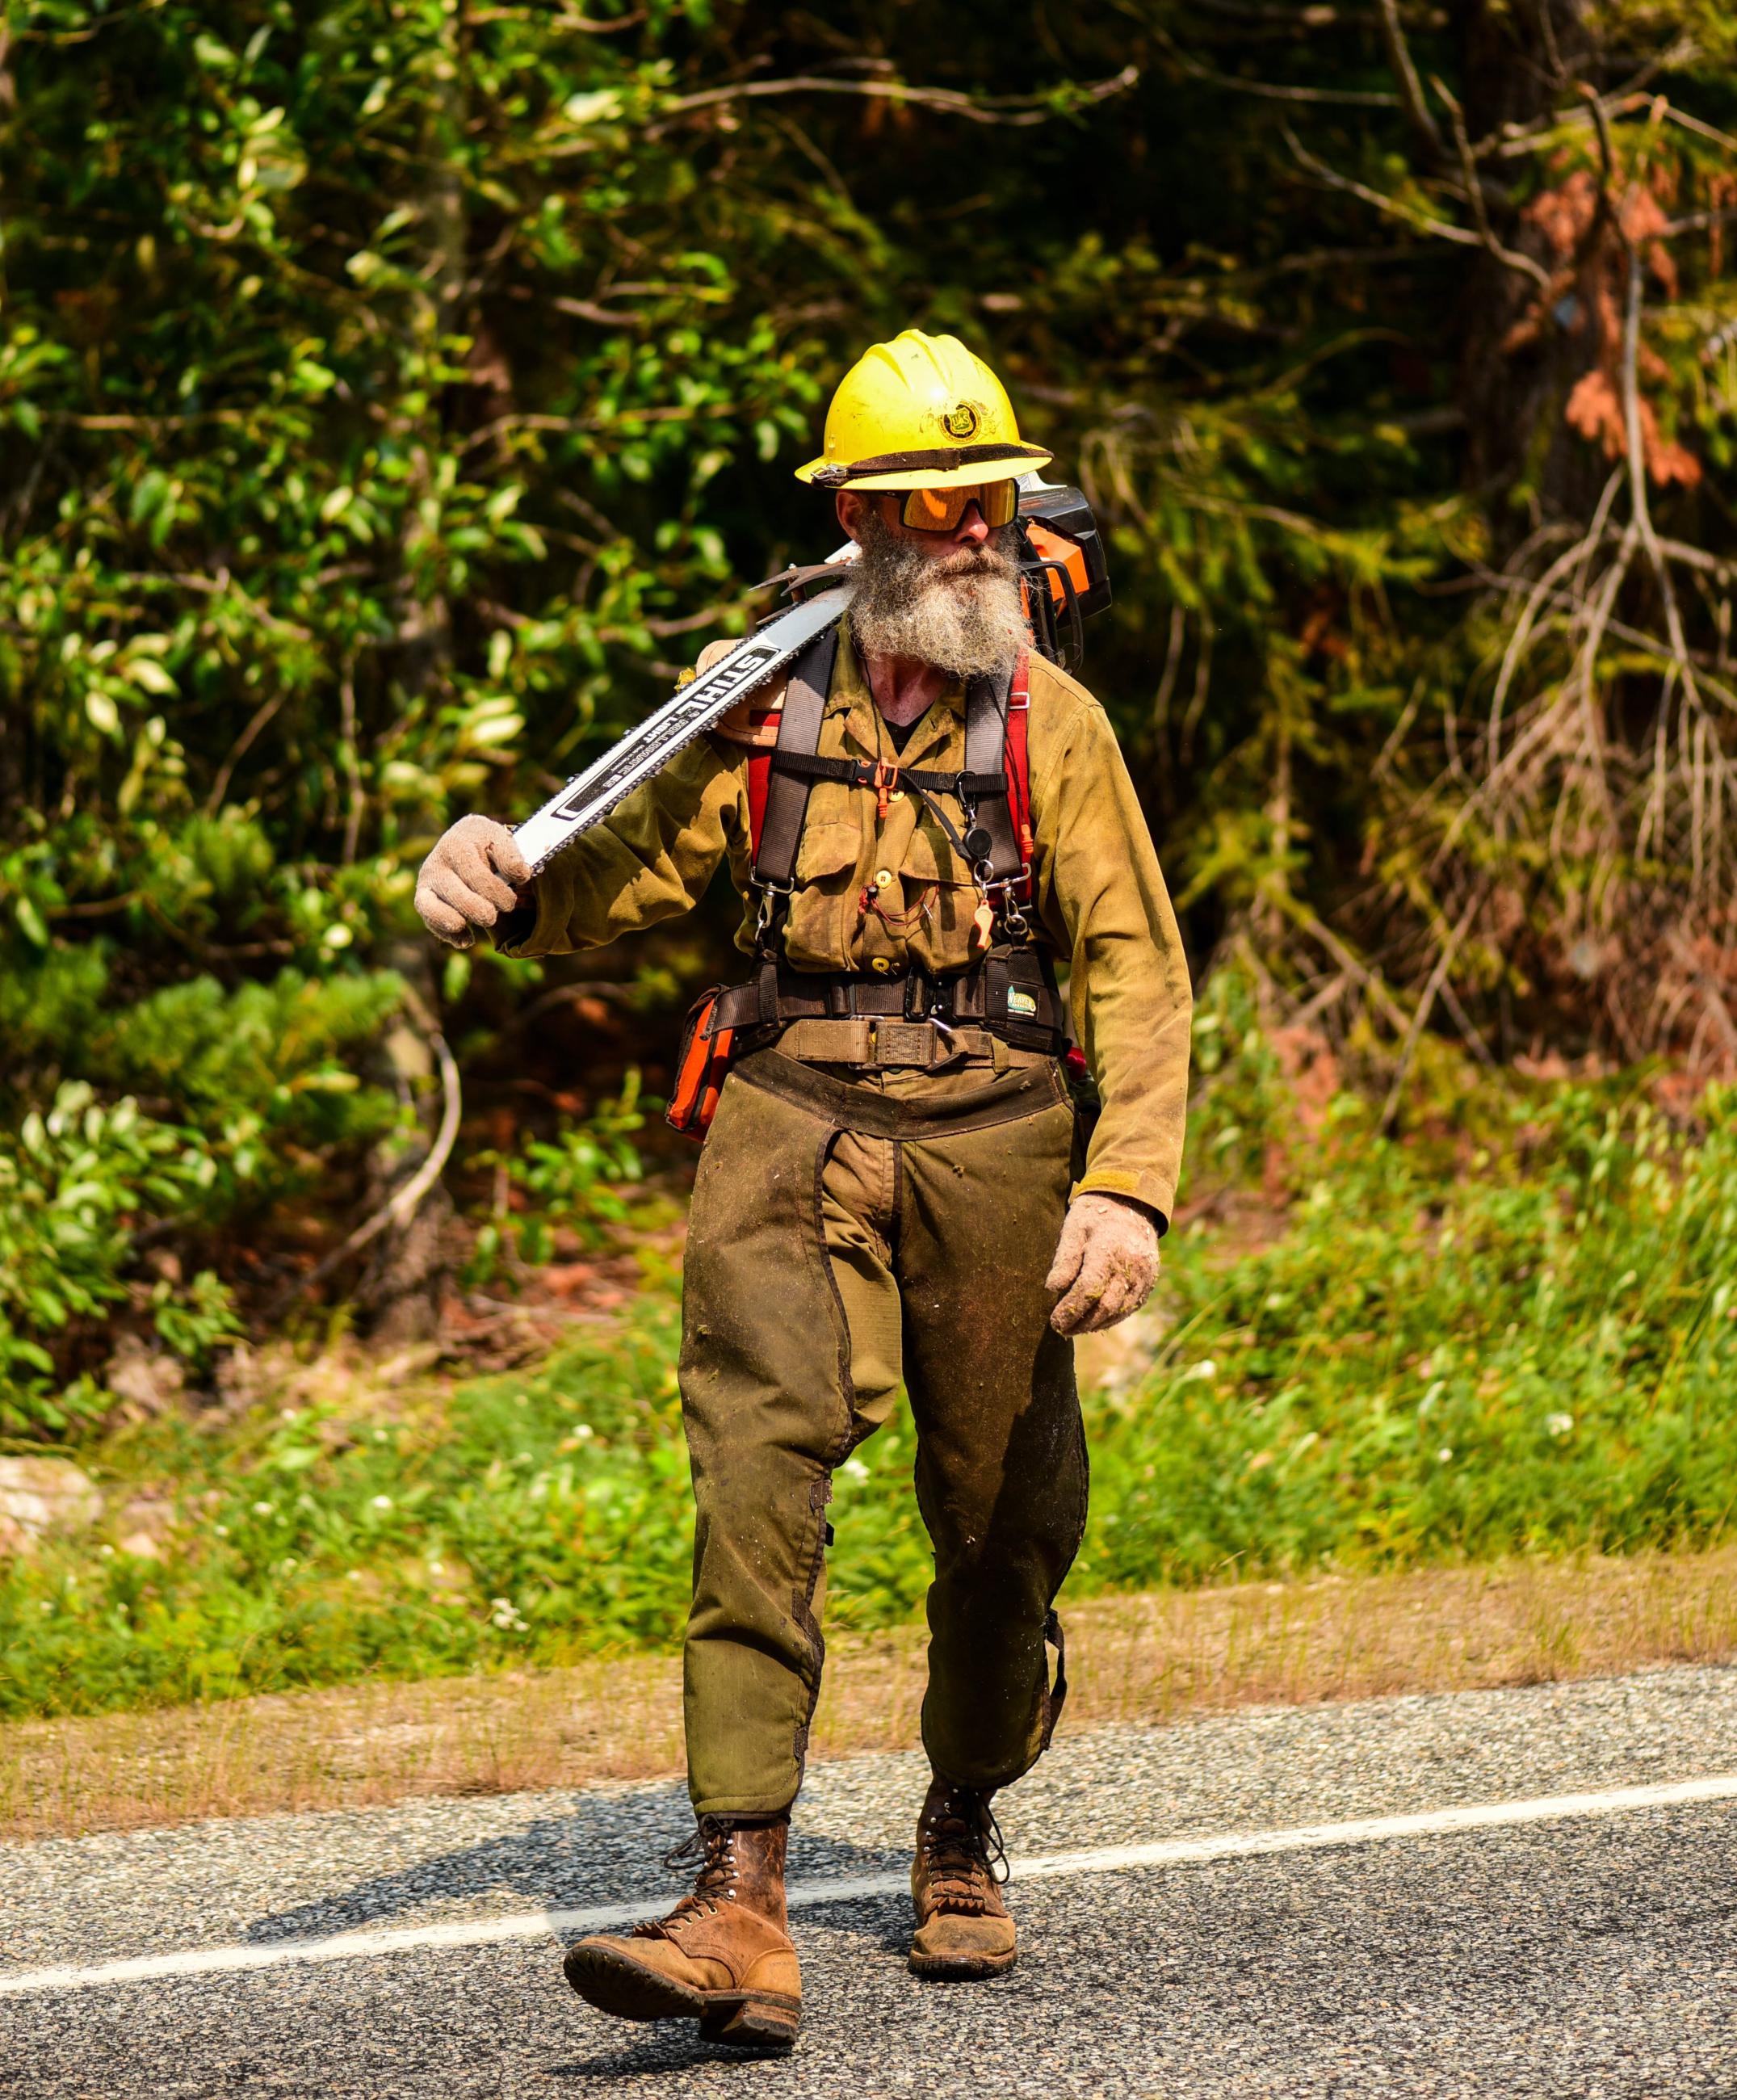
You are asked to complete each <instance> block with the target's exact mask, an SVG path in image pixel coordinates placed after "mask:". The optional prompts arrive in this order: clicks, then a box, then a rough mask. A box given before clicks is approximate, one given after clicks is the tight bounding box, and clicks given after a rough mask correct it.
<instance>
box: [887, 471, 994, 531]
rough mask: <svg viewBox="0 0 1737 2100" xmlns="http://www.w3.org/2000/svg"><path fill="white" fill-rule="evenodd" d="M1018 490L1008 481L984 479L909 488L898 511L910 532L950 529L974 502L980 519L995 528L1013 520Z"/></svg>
mask: <svg viewBox="0 0 1737 2100" xmlns="http://www.w3.org/2000/svg"><path fill="white" fill-rule="evenodd" d="M1018 501H1019V490H1018V488H1017V487H1016V484H1015V483H1012V482H1011V481H986V482H983V483H978V484H977V485H975V486H973V487H969V488H912V489H907V490H906V492H905V500H904V504H903V506H902V509H901V510H900V513H899V515H900V516H901V518H903V520H904V522H905V523H906V525H908V526H909V527H910V529H911V531H912V532H956V531H957V530H958V528H959V520H960V519H961V518H963V516H964V515H965V513H966V512H967V511H968V510H969V509H970V508H971V506H972V504H973V503H975V504H976V505H977V508H978V510H981V512H982V514H983V522H984V523H985V525H987V526H988V527H989V528H990V531H991V532H999V531H1000V529H1001V528H1002V527H1003V525H1010V524H1012V522H1013V513H1014V510H1015V507H1016V505H1017V503H1018Z"/></svg>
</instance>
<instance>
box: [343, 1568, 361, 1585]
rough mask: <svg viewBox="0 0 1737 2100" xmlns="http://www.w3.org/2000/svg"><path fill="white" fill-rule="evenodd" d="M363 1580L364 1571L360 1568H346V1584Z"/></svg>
mask: <svg viewBox="0 0 1737 2100" xmlns="http://www.w3.org/2000/svg"><path fill="white" fill-rule="evenodd" d="M361 1579H362V1571H361V1569H360V1568H346V1569H345V1570H344V1580H345V1581H346V1582H360V1581H361Z"/></svg>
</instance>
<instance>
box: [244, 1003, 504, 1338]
mask: <svg viewBox="0 0 1737 2100" xmlns="http://www.w3.org/2000/svg"><path fill="white" fill-rule="evenodd" d="M428 1042H429V1048H430V1049H431V1050H432V1051H433V1052H434V1058H435V1061H436V1062H437V1063H438V1065H439V1067H440V1093H441V1113H440V1127H439V1130H438V1131H437V1132H435V1134H434V1144H433V1145H431V1146H430V1149H429V1154H428V1157H427V1158H425V1160H424V1161H423V1162H422V1164H421V1166H420V1167H417V1171H416V1172H415V1173H414V1174H412V1176H411V1177H410V1179H409V1180H408V1181H407V1182H406V1183H405V1184H404V1185H403V1188H402V1189H399V1191H398V1192H397V1193H396V1194H395V1196H394V1197H393V1198H392V1199H391V1200H390V1202H387V1203H384V1204H382V1205H381V1207H380V1209H378V1210H377V1211H375V1213H374V1215H373V1217H371V1218H369V1219H368V1220H365V1222H364V1223H363V1224H359V1225H358V1226H357V1227H356V1229H355V1231H354V1232H353V1233H351V1234H350V1237H349V1238H348V1239H346V1241H345V1242H344V1243H343V1245H342V1246H337V1247H334V1248H333V1250H332V1251H331V1253H330V1254H328V1255H327V1256H326V1258H325V1260H324V1261H322V1262H320V1263H317V1264H315V1267H313V1268H311V1269H310V1270H309V1271H308V1273H306V1276H302V1277H297V1279H296V1281H295V1282H293V1283H292V1284H291V1285H290V1286H289V1288H288V1289H287V1290H282V1291H280V1292H279V1294H278V1295H277V1296H276V1298H275V1299H273V1300H272V1302H271V1304H270V1305H269V1306H267V1308H266V1312H265V1316H264V1317H265V1318H266V1319H267V1321H276V1320H278V1319H280V1318H281V1317H282V1316H283V1314H284V1312H287V1311H288V1309H289V1307H290V1306H292V1305H293V1304H295V1302H296V1300H297V1299H298V1298H302V1297H305V1296H306V1294H307V1293H308V1292H309V1291H310V1290H316V1289H317V1288H318V1287H319V1286H320V1284H322V1283H324V1282H325V1280H326V1278H327V1277H328V1276H330V1275H331V1273H333V1270H334V1269H336V1268H338V1267H339V1266H340V1265H341V1264H342V1263H344V1262H346V1261H347V1260H349V1259H350V1255H353V1254H359V1253H360V1252H361V1251H362V1249H363V1248H364V1247H365V1246H368V1245H369V1244H370V1242H373V1241H374V1240H377V1239H378V1237H380V1235H381V1233H383V1232H384V1231H385V1230H386V1228H387V1227H388V1226H389V1225H407V1224H409V1222H410V1220H411V1219H412V1218H413V1217H414V1216H415V1215H416V1214H417V1210H418V1209H419V1208H420V1207H421V1202H422V1199H423V1198H424V1197H425V1195H427V1193H428V1192H429V1190H430V1189H432V1188H433V1187H434V1184H435V1183H436V1182H437V1181H438V1180H439V1179H440V1175H441V1170H442V1169H443V1167H445V1165H446V1163H447V1158H448V1157H449V1156H450V1155H451V1153H452V1141H453V1140H454V1139H455V1138H456V1136H458V1119H459V1113H460V1110H461V1107H462V1105H463V1096H462V1095H461V1092H460V1088H459V1083H458V1066H457V1065H456V1063H455V1062H454V1061H453V1057H452V1052H451V1051H450V1050H449V1049H448V1048H447V1040H446V1038H445V1037H444V1036H443V1035H442V1034H441V1033H440V1031H439V1029H438V1028H430V1030H429V1031H428Z"/></svg>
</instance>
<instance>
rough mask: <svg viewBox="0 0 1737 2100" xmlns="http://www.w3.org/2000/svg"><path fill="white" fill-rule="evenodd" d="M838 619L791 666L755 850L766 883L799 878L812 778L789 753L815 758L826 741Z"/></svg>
mask: <svg viewBox="0 0 1737 2100" xmlns="http://www.w3.org/2000/svg"><path fill="white" fill-rule="evenodd" d="M838 646H839V631H838V629H837V627H836V626H835V625H834V626H831V627H829V628H828V629H827V631H826V633H824V634H817V635H816V636H815V637H814V639H813V641H812V642H809V646H808V647H807V648H806V649H805V650H804V651H803V652H802V654H801V655H800V656H799V657H797V659H796V662H795V663H794V664H791V667H790V676H789V679H788V681H787V683H786V685H785V687H784V705H783V711H782V712H781V713H780V714H779V717H778V744H777V747H776V748H775V750H774V753H773V759H772V765H771V773H770V778H769V779H768V781H767V783H766V814H765V819H764V821H763V822H762V823H761V825H760V847H759V850H758V851H757V852H756V854H755V855H754V880H755V883H756V885H757V886H758V887H759V888H760V889H763V890H764V889H789V887H790V885H791V882H792V881H794V880H795V879H796V852H797V849H798V848H799V847H800V845H801V843H802V820H803V818H804V817H805V816H806V815H807V814H808V805H809V788H810V787H811V786H812V785H813V781H812V779H809V778H806V777H805V776H804V775H803V774H800V773H798V772H796V771H795V770H791V769H789V768H787V767H785V766H782V765H779V763H778V760H779V758H780V757H784V756H785V755H787V754H789V755H800V756H801V757H807V758H812V757H813V755H814V752H816V750H817V749H818V747H819V744H820V726H821V723H822V721H823V720H824V719H825V717H826V712H827V692H828V690H830V689H831V684H832V666H833V663H834V661H835V659H836V657H837V655H838Z"/></svg>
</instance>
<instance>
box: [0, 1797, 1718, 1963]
mask: <svg viewBox="0 0 1737 2100" xmlns="http://www.w3.org/2000/svg"><path fill="white" fill-rule="evenodd" d="M1731 1800H1737V1773H1726V1774H1722V1775H1720V1776H1716V1777H1713V1778H1710V1779H1688V1780H1669V1781H1666V1782H1664V1783H1663V1784H1661V1785H1654V1786H1617V1787H1609V1788H1607V1789H1605V1790H1604V1791H1603V1792H1602V1793H1551V1794H1544V1795H1541V1796H1538V1797H1536V1798H1533V1799H1532V1800H1529V1801H1492V1802H1477V1803H1475V1804H1474V1805H1472V1806H1470V1807H1465V1808H1431V1809H1426V1810H1424V1811H1422V1812H1421V1813H1420V1814H1417V1815H1372V1816H1366V1817H1364V1818H1363V1819H1362V1820H1360V1821H1357V1822H1355V1823H1305V1824H1298V1825H1297V1826H1295V1827H1294V1828H1293V1829H1288V1830H1227V1831H1222V1832H1219V1833H1215V1835H1213V1836H1211V1837H1206V1838H1170V1839H1167V1840H1166V1841H1164V1842H1162V1843H1158V1844H1154V1845H1098V1846H1091V1848H1090V1849H1088V1850H1087V1851H1078V1852H1047V1853H1040V1854H1039V1855H1038V1856H1036V1857H1035V1858H1033V1859H1029V1860H1028V1859H1021V1860H1016V1861H1015V1862H1014V1875H1015V1878H1016V1880H1017V1881H1021V1882H1034V1881H1048V1880H1056V1879H1060V1878H1061V1877H1064V1876H1067V1875H1073V1874H1114V1873H1126V1872H1128V1871H1129V1870H1130V1869H1131V1868H1142V1867H1174V1866H1186V1865H1189V1864H1196V1863H1198V1862H1201V1861H1204V1860H1239V1859H1249V1858H1254V1857H1257V1856H1259V1855H1261V1854H1263V1853H1269V1852H1307V1851H1318V1850H1320V1849H1322V1848H1324V1847H1326V1846H1346V1845H1374V1844H1379V1843H1382V1842H1384V1841H1386V1840H1387V1839H1388V1838H1449V1837H1455V1836H1457V1835H1459V1834H1461V1833H1464V1832H1467V1831H1478V1830H1506V1829H1514V1828H1515V1827H1516V1826H1518V1825H1520V1824H1528V1823H1561V1822H1568V1821H1572V1820H1576V1819H1582V1818H1585V1817H1589V1816H1597V1815H1621V1814H1623V1813H1624V1812H1625V1811H1627V1810H1629V1809H1637V1808H1688V1807H1695V1806H1697V1805H1698V1804H1700V1803H1702V1802H1710V1801H1731ZM908 1887H909V1882H908V1881H907V1878H906V1876H905V1875H904V1874H903V1873H893V1874H865V1875H862V1876H861V1877H858V1878H857V1879H856V1880H854V1881H834V1882H796V1884H795V1885H794V1886H792V1887H791V1890H790V1891H789V1899H790V1905H791V1908H792V1909H793V1910H794V1909H796V1908H811V1907H813V1905H816V1904H850V1903H865V1902H868V1901H871V1900H873V1899H876V1898H879V1897H881V1896H893V1895H904V1894H905V1893H906V1890H907V1889H908ZM668 1900H669V1899H668V1891H667V1890H666V1891H663V1892H661V1893H654V1894H650V1895H638V1896H635V1897H632V1898H629V1899H626V1900H624V1901H623V1902H621V1903H619V1904H605V1905H602V1907H600V1908H597V1909H593V1910H540V1911H522V1912H518V1913H514V1915H512V1916H510V1917H475V1918H457V1919H455V1920H453V1921H452V1922H451V1923H450V1924H446V1925H411V1926H392V1927H390V1928H389V1929H387V1930H384V1931H380V1932H341V1933H334V1934H333V1935H330V1936H329V1937H328V1938H326V1939H278V1940H268V1941H266V1942H264V1943H262V1944H260V1945H258V1946H251V1947H206V1948H195V1949H192V1950H191V1951H189V1952H185V1953H180V1954H147V1955H140V1956H138V1957H135V1958H134V1959H133V1960H131V1961H102V1962H98V1963H96V1964H95V1965H93V1966H91V1967H89V1968H83V1969H81V1968H74V1967H71V1966H67V1967H64V1968H51V1969H50V1968H45V1969H16V1970H12V1971H11V1973H10V1974H7V1973H5V1972H0V1996H11V1995H15V1994H16V1993H19V1992H44V1991H88V1990H94V1989H96V1988H99V1986H102V1985H105V1984H112V1983H157V1982H161V1981H164V1980H166V1979H172V1978H179V1977H183V1976H230V1975H236V1974H241V1973H244V1972H245V1971H246V1970H250V1969H275V1968H276V1967H278V1966H279V1965H280V1964H281V1963H284V1962H286V1961H370V1960H373V1959H374V1958H375V1957H378V1956H380V1955H383V1954H410V1953H416V1952H421V1950H422V1949H423V1948H438V1947H488V1946H493V1945H496V1944H498V1943H500V1942H501V1941H503V1940H513V1939H546V1938H549V1937H551V1936H566V1935H571V1934H582V1933H587V1932H600V1931H602V1930H604V1929H605V1928H606V1927H607V1926H612V1925H619V1924H622V1923H624V1922H625V1921H628V1920H629V1919H632V1918H636V1917H645V1916H646V1915H647V1914H648V1913H653V1912H655V1911H658V1910H659V1909H661V1908H663V1907H664V1906H665V1905H666V1904H668Z"/></svg>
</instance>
